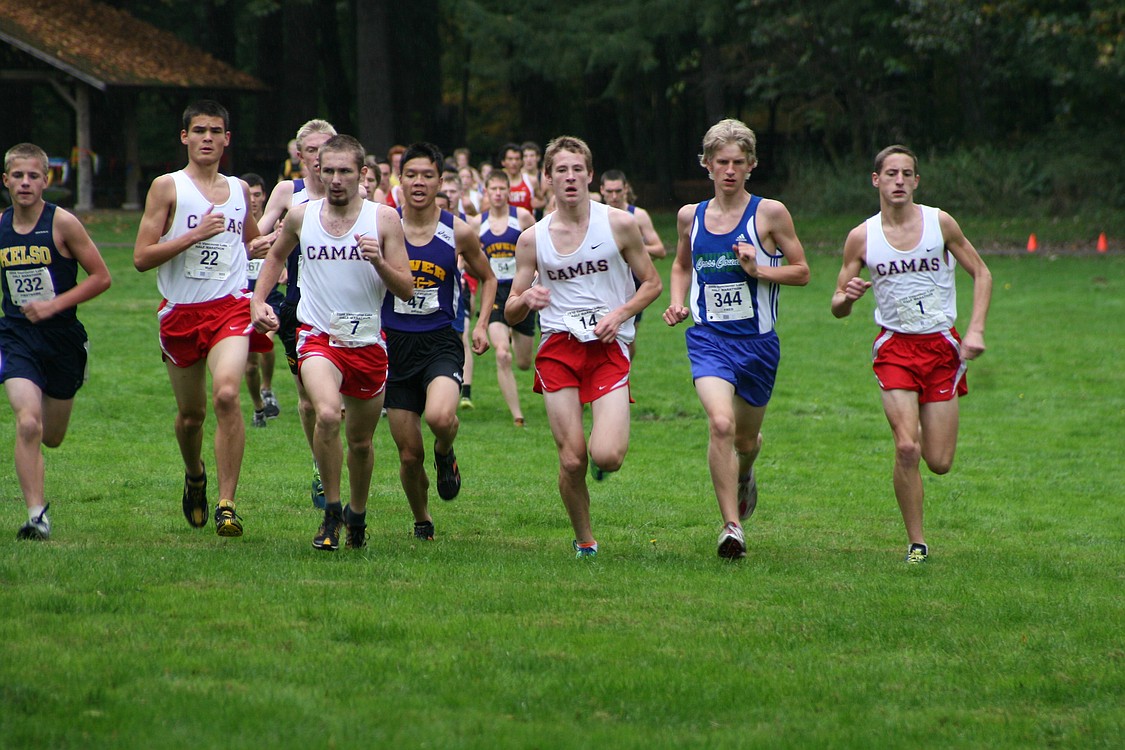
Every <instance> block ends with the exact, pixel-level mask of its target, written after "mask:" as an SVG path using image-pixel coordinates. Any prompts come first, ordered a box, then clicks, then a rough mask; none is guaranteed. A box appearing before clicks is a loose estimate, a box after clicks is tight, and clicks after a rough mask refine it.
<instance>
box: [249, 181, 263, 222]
mask: <svg viewBox="0 0 1125 750" xmlns="http://www.w3.org/2000/svg"><path fill="white" fill-rule="evenodd" d="M265 202H266V194H265V191H263V190H262V186H261V185H255V186H254V187H252V188H250V213H252V214H253V215H254V216H261V215H262V205H263V204H264V203H265Z"/></svg>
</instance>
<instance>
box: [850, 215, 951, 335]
mask: <svg viewBox="0 0 1125 750" xmlns="http://www.w3.org/2000/svg"><path fill="white" fill-rule="evenodd" d="M918 208H919V209H920V210H921V212H922V239H921V240H920V241H919V242H918V244H917V245H915V246H914V247H913V248H911V249H909V250H899V249H898V248H896V247H893V246H892V245H891V243H889V242H887V237H886V235H885V234H883V221H882V214H881V213H879V214H875V215H874V216H872V217H871V218H869V219H868V220H867V222H866V223H867V252H866V262H867V267H868V269H869V270H870V272H871V288H872V291H873V292H874V293H875V323H876V324H878V325H880V326H882V327H883V328H886V329H887V330H889V331H897V332H899V333H937V332H939V331H947V330H949V329H950V328H952V327H953V323H954V321H955V320H956V319H957V287H956V285H955V283H954V278H953V271H954V269H955V268H956V266H957V260H956V259H955V258H954V257H953V255H952V254H950V253H949V252H948V251H946V249H945V239H944V238H943V237H942V234H941V224H940V222H939V220H938V209H936V208H933V207H932V206H921V205H920V206H918Z"/></svg>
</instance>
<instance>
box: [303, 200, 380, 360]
mask: <svg viewBox="0 0 1125 750" xmlns="http://www.w3.org/2000/svg"><path fill="white" fill-rule="evenodd" d="M324 203H325V201H324V199H323V198H319V199H317V200H314V201H309V203H308V208H306V209H305V219H304V222H303V223H302V225H301V238H300V247H301V301H300V302H299V303H298V305H297V319H298V320H300V321H301V322H302V323H305V324H306V325H310V326H312V327H313V328H315V329H316V330H317V331H320V332H323V333H327V334H328V336H329V341H330V343H331V344H332V345H333V346H343V347H356V346H370V345H371V344H378V345H379V346H383V345H384V344H383V337H382V336H381V335H380V331H381V329H382V320H381V316H380V309H381V308H382V306H383V296H384V294H385V293H386V291H387V287H386V285H385V284H384V283H383V279H382V278H381V277H380V276H379V274H378V272H377V271H376V270H375V266H373V265H371V263H370V262H369V261H367V260H366V259H365V258H364V257H363V253H362V252H361V251H360V249H359V245H358V244H357V243H356V241H355V235H356V234H360V235H363V234H372V235H374V234H376V233H377V232H378V231H379V227H378V221H377V214H378V205H377V204H375V203H372V202H371V201H364V202H363V207H362V208H361V209H360V213H359V217H358V218H357V219H356V222H355V224H353V225H352V226H351V227H350V228H349V229H348V231H346V232H344V233H343V234H342V235H340V236H336V235H333V234H330V233H329V232H328V231H326V230H325V229H324V225H323V224H322V223H321V220H320V213H321V211H322V210H323V209H324V207H325V206H324Z"/></svg>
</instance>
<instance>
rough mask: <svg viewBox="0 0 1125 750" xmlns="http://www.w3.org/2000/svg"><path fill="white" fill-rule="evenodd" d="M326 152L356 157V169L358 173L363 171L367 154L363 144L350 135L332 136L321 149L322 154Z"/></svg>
mask: <svg viewBox="0 0 1125 750" xmlns="http://www.w3.org/2000/svg"><path fill="white" fill-rule="evenodd" d="M325 151H342V152H344V153H350V154H351V155H352V156H353V157H355V169H356V171H357V172H358V171H359V170H361V169H363V160H364V159H366V158H367V152H366V151H364V150H363V144H362V143H360V142H359V141H357V140H356V139H355V138H353V137H351V136H350V135H334V136H332V137H331V138H329V139H328V140H327V141H325V142H324V143H323V144H322V145H321V147H320V153H322V154H323V153H324V152H325Z"/></svg>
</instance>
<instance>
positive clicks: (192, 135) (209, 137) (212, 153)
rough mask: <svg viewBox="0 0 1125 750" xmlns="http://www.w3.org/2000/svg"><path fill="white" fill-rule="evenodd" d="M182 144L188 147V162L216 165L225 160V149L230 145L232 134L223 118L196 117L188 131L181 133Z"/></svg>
mask: <svg viewBox="0 0 1125 750" xmlns="http://www.w3.org/2000/svg"><path fill="white" fill-rule="evenodd" d="M180 143H183V144H184V145H185V146H187V147H188V161H190V162H193V163H196V164H215V163H217V162H218V161H219V159H221V158H223V149H225V148H226V147H227V146H229V145H230V132H228V131H227V130H226V129H225V128H224V126H223V118H221V117H212V116H211V115H196V116H195V117H193V118H191V123H190V124H189V125H188V129H187V130H181V131H180Z"/></svg>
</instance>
